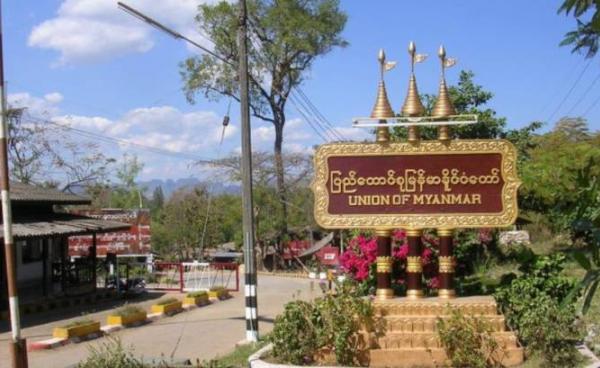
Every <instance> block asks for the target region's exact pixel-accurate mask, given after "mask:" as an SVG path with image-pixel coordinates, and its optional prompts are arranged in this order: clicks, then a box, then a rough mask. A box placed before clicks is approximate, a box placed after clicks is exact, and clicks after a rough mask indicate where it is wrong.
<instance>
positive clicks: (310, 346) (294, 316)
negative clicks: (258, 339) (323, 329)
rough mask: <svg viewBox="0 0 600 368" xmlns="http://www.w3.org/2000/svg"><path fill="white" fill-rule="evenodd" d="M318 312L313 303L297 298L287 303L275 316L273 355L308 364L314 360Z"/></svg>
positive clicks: (292, 362) (284, 359) (296, 362)
mask: <svg viewBox="0 0 600 368" xmlns="http://www.w3.org/2000/svg"><path fill="white" fill-rule="evenodd" d="M317 321H318V313H317V311H316V310H315V306H314V305H313V304H311V303H308V302H305V301H302V300H296V301H292V302H289V303H287V304H286V305H285V309H284V311H283V313H282V314H281V315H279V316H277V318H275V324H274V326H273V332H272V333H271V337H270V339H271V341H272V342H273V355H274V356H275V357H276V358H279V359H280V360H282V361H284V362H289V363H291V364H299V365H301V364H306V363H310V362H312V360H313V355H314V354H315V352H316V350H317V348H318V343H317V329H318V327H317V326H316V325H317Z"/></svg>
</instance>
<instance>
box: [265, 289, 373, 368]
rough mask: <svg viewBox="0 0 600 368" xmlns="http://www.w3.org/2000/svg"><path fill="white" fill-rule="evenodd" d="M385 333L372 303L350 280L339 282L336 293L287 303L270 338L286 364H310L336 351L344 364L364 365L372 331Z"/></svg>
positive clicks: (277, 353)
mask: <svg viewBox="0 0 600 368" xmlns="http://www.w3.org/2000/svg"><path fill="white" fill-rule="evenodd" d="M363 331H364V333H363ZM382 332H383V328H382V325H381V324H378V323H376V322H375V320H374V318H373V309H372V306H371V303H370V302H369V301H368V300H367V299H364V298H361V297H360V296H359V291H358V290H357V286H356V284H354V283H352V282H350V281H346V282H344V283H340V284H338V285H337V294H335V295H333V294H327V295H325V296H323V297H320V298H317V299H315V300H314V301H313V302H311V303H309V302H305V301H300V300H297V301H293V302H290V303H288V304H286V306H285V310H284V312H283V314H281V315H279V316H278V317H277V318H276V319H275V324H274V326H273V332H272V334H271V336H270V340H271V342H272V343H273V355H274V356H275V357H276V358H278V359H280V360H281V361H283V362H286V363H292V364H308V363H312V362H313V361H315V359H316V357H317V356H318V355H319V354H320V353H323V352H325V353H326V352H332V353H334V354H335V360H336V362H337V363H338V364H340V365H360V364H364V363H365V361H364V358H365V356H366V355H367V354H366V351H367V349H368V348H369V344H370V338H369V333H374V334H376V335H380V334H381V333H382Z"/></svg>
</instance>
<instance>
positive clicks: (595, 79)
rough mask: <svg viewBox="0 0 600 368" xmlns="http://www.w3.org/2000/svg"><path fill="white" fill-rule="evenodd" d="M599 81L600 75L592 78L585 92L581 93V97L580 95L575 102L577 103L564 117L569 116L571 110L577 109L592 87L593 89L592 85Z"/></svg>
mask: <svg viewBox="0 0 600 368" xmlns="http://www.w3.org/2000/svg"><path fill="white" fill-rule="evenodd" d="M599 79H600V73H598V75H597V76H596V78H594V80H593V81H592V83H590V85H589V86H588V88H587V89H586V90H585V92H583V95H581V97H580V98H579V100H577V102H576V103H575V104H574V105H573V106H572V107H571V108H570V109H569V111H567V113H566V116H569V115H571V113H572V112H573V110H575V108H577V106H579V104H580V103H581V102H582V101H583V100H584V99H585V97H586V96H587V94H588V93H589V92H590V91H591V90H592V87H594V85H595V84H596V82H597V81H598V80H599Z"/></svg>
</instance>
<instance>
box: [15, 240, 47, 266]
mask: <svg viewBox="0 0 600 368" xmlns="http://www.w3.org/2000/svg"><path fill="white" fill-rule="evenodd" d="M19 244H20V245H21V246H22V248H21V260H22V261H23V263H31V262H37V261H41V260H42V258H43V256H44V252H43V249H42V244H43V239H28V240H22V241H19V242H17V245H19Z"/></svg>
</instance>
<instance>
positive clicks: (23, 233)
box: [0, 213, 131, 239]
mask: <svg viewBox="0 0 600 368" xmlns="http://www.w3.org/2000/svg"><path fill="white" fill-rule="evenodd" d="M2 225H3V224H0V228H1V227H2ZM130 227H131V225H130V224H126V223H123V222H116V221H107V220H98V219H93V218H89V217H85V216H76V215H70V214H59V213H55V214H51V215H45V216H43V217H41V218H32V217H28V218H14V219H13V236H14V237H15V239H19V238H21V239H22V238H29V237H41V236H52V235H82V234H91V233H94V232H96V233H104V232H110V231H118V230H126V229H129V228H130ZM0 238H2V234H0Z"/></svg>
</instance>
